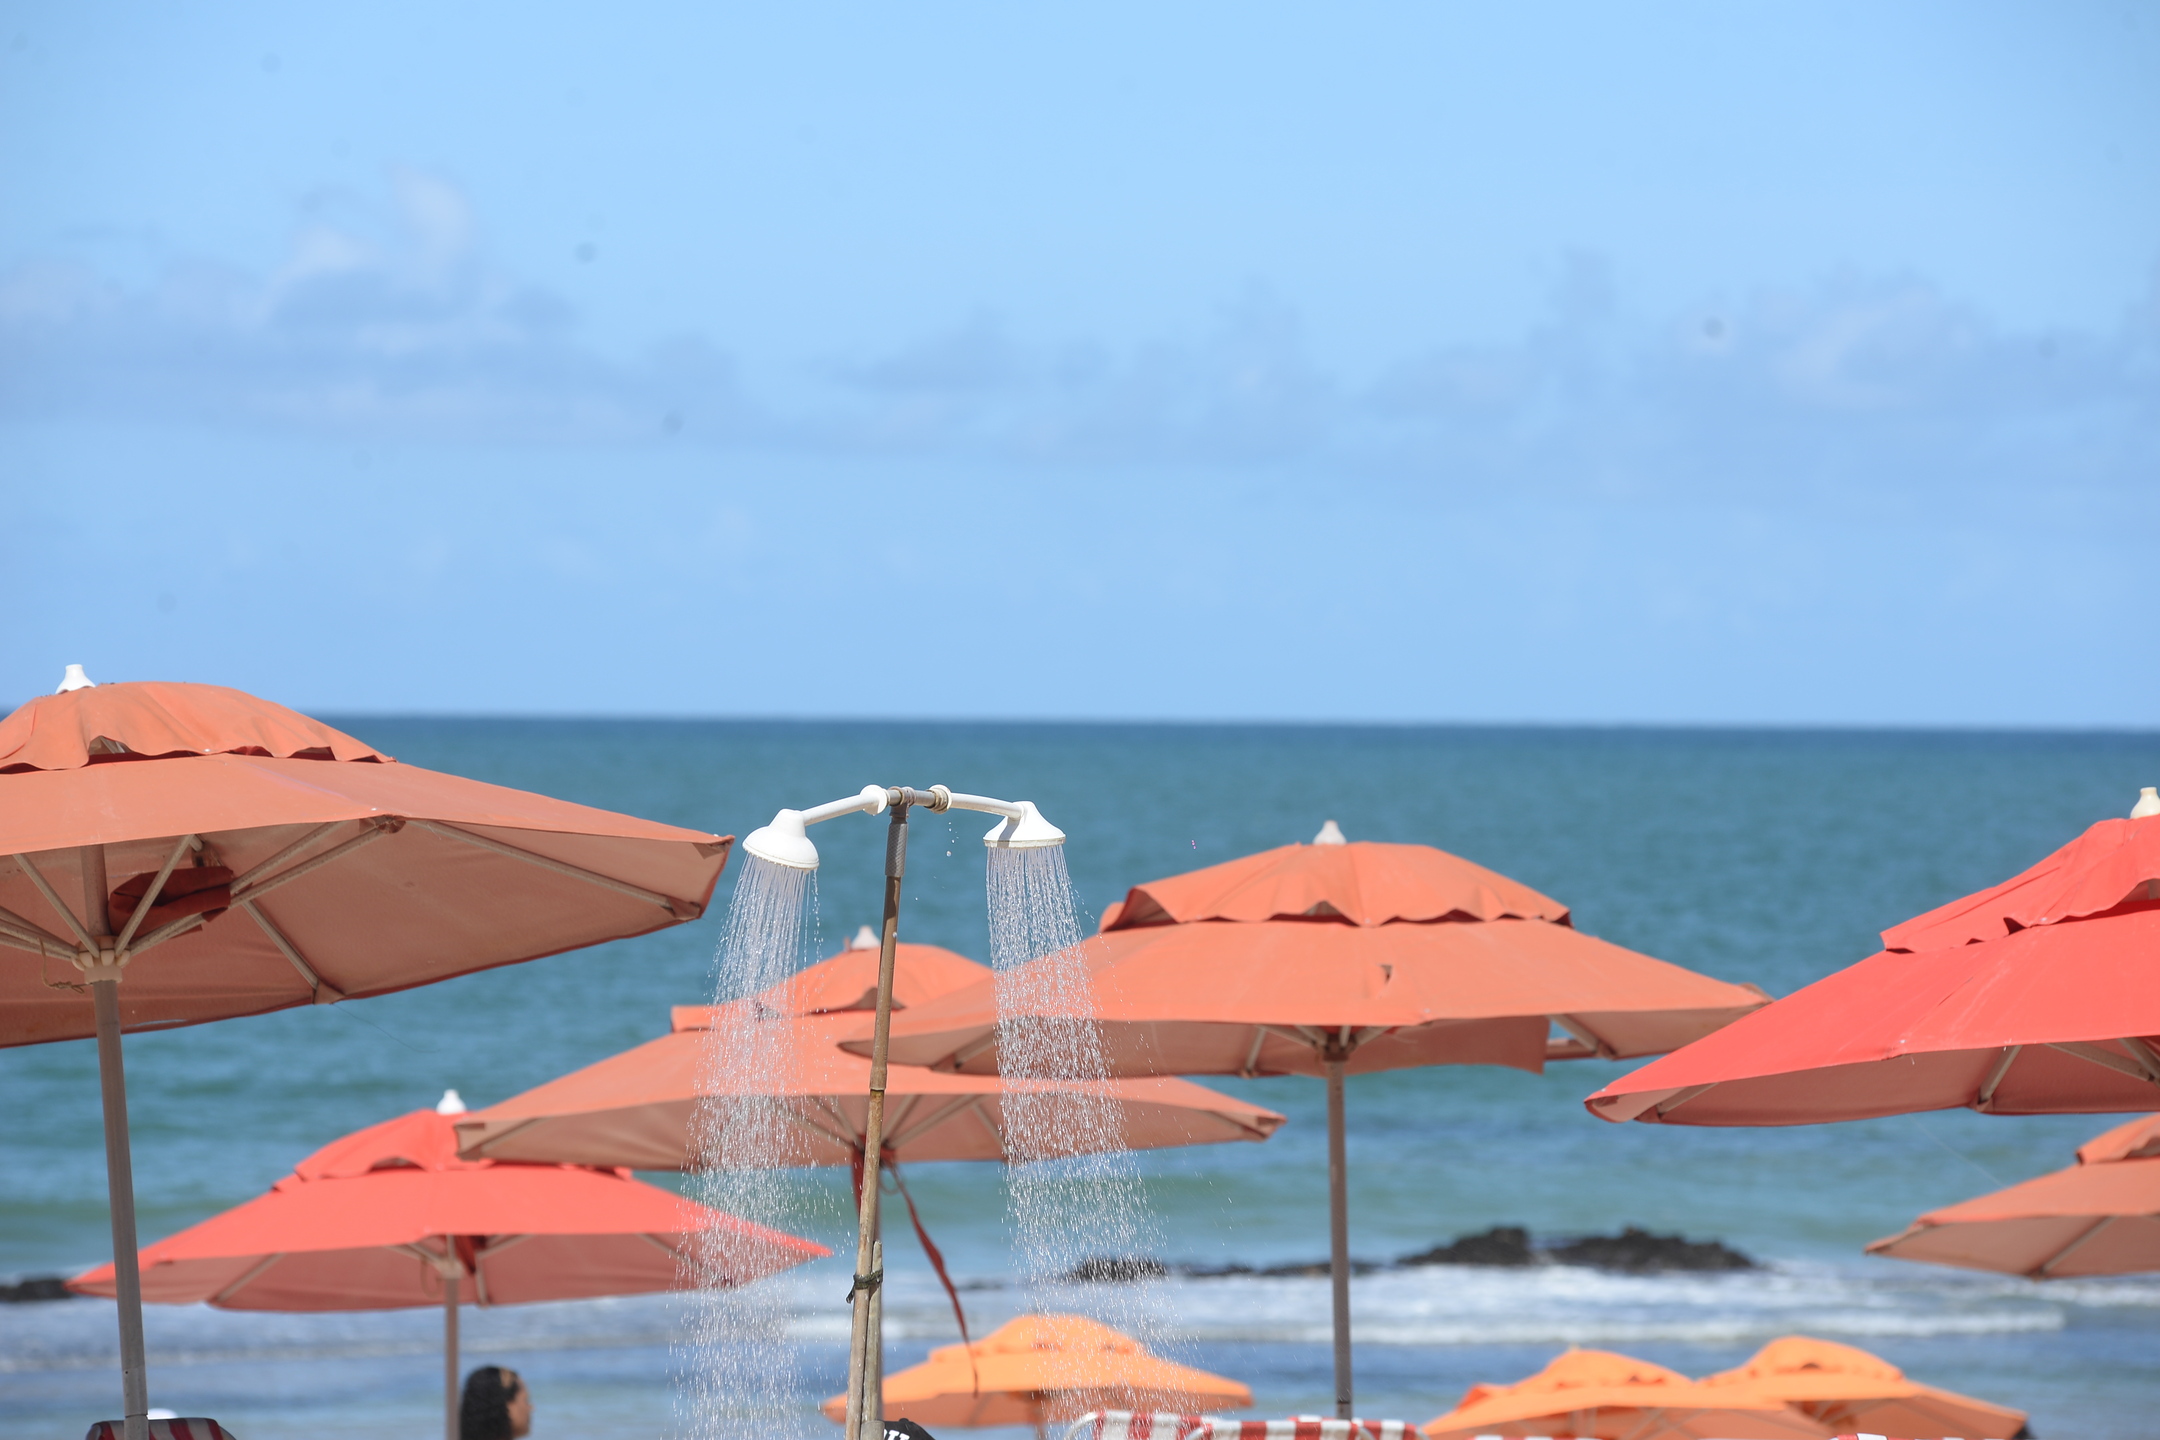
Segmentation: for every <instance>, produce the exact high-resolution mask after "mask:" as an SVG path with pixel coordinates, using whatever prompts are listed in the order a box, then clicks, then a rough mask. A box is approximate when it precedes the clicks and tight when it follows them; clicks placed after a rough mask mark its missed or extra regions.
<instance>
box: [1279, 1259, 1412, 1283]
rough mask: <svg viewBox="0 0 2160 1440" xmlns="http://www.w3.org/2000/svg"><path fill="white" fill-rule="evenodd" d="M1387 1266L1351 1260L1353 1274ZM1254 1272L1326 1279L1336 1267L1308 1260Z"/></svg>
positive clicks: (1373, 1270)
mask: <svg viewBox="0 0 2160 1440" xmlns="http://www.w3.org/2000/svg"><path fill="white" fill-rule="evenodd" d="M1387 1268H1388V1267H1387V1266H1385V1265H1381V1264H1377V1263H1375V1262H1374V1261H1371V1260H1358V1259H1355V1258H1353V1259H1352V1260H1351V1261H1350V1273H1351V1274H1352V1275H1371V1274H1374V1273H1375V1272H1377V1271H1381V1270H1385V1269H1387ZM1252 1273H1253V1274H1255V1275H1266V1276H1270V1277H1274V1278H1280V1277H1283V1276H1290V1277H1294V1278H1296V1279H1301V1280H1325V1279H1327V1277H1328V1276H1330V1275H1332V1274H1334V1273H1335V1267H1334V1266H1333V1265H1331V1264H1330V1263H1329V1262H1327V1261H1325V1260H1308V1261H1301V1262H1299V1263H1298V1264H1295V1265H1270V1266H1268V1267H1267V1268H1266V1269H1263V1270H1255V1271H1253V1272H1252Z"/></svg>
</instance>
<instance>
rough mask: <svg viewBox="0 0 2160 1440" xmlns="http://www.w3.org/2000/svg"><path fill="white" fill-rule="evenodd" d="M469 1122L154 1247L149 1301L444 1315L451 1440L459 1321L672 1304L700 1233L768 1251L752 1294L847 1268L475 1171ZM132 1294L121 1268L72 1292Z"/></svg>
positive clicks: (391, 1148) (301, 1173)
mask: <svg viewBox="0 0 2160 1440" xmlns="http://www.w3.org/2000/svg"><path fill="white" fill-rule="evenodd" d="M455 1119H456V1117H455V1116H454V1115H441V1114H437V1113H435V1112H434V1111H430V1110H418V1111H414V1112H413V1113H412V1114H409V1115H401V1116H399V1117H398V1118H397V1119H395V1120H388V1121H385V1122H383V1123H382V1124H380V1125H372V1126H369V1127H368V1128H367V1129H365V1130H361V1131H358V1132H356V1133H354V1134H352V1135H348V1136H346V1137H345V1138H344V1139H342V1140H338V1141H335V1142H333V1143H332V1144H329V1145H326V1146H324V1147H323V1148H322V1149H320V1150H318V1151H316V1152H315V1153H314V1154H313V1155H310V1156H309V1157H308V1158H307V1159H305V1160H302V1161H301V1162H300V1163H299V1164H298V1165H296V1166H294V1167H293V1173H292V1174H291V1175H289V1176H287V1177H286V1178H285V1179H283V1180H280V1181H279V1182H278V1183H277V1184H276V1185H274V1186H273V1187H271V1190H270V1192H269V1193H268V1194H266V1195H263V1196H260V1197H259V1198H257V1199H254V1200H250V1201H248V1202H247V1203H246V1204H245V1205H239V1206H235V1207H234V1208H233V1209H231V1210H227V1211H226V1212H224V1213H223V1214H221V1215H214V1216H212V1217H211V1218H210V1219H208V1220H205V1221H203V1222H202V1223H201V1224H199V1225H193V1226H190V1227H189V1228H187V1229H185V1230H183V1231H181V1232H180V1233H179V1234H177V1235H174V1236H171V1237H169V1238H167V1239H164V1240H160V1241H159V1242H157V1243H156V1244H155V1245H151V1246H148V1247H146V1248H145V1249H144V1250H143V1251H142V1254H141V1257H140V1264H141V1271H142V1293H143V1298H144V1299H146V1300H150V1301H153V1302H156V1303H159V1304H166V1305H190V1304H198V1303H199V1304H207V1305H214V1306H217V1307H218V1308H220V1309H225V1310H279V1311H314V1310H395V1309H405V1308H410V1307H414V1306H420V1305H441V1306H442V1307H443V1344H444V1367H443V1383H444V1385H445V1387H446V1389H445V1395H444V1404H445V1412H446V1415H445V1418H446V1424H447V1426H448V1440H456V1437H457V1395H458V1359H457V1307H458V1305H459V1303H460V1302H461V1301H463V1300H468V1299H469V1300H471V1301H472V1302H474V1303H475V1304H479V1305H521V1304H529V1303H531V1302H534V1301H540V1300H581V1299H588V1298H591V1297H593V1296H599V1295H639V1294H646V1293H649V1292H652V1291H657V1290H672V1289H675V1288H677V1287H678V1286H680V1285H681V1284H683V1283H684V1279H683V1277H685V1276H686V1275H688V1274H689V1273H691V1271H690V1267H688V1266H686V1265H685V1263H684V1257H683V1253H682V1252H683V1248H684V1246H685V1245H687V1244H688V1243H689V1242H690V1240H691V1238H692V1236H693V1235H694V1234H696V1233H697V1232H699V1231H703V1230H712V1229H730V1230H735V1231H739V1232H743V1233H745V1234H751V1235H754V1236H755V1237H756V1239H757V1243H756V1244H754V1245H751V1246H730V1247H727V1253H729V1254H730V1255H741V1256H743V1257H745V1264H744V1267H743V1268H742V1269H740V1270H739V1271H738V1272H737V1273H734V1274H730V1275H727V1276H724V1277H722V1278H723V1279H724V1280H725V1281H726V1283H728V1284H731V1285H743V1284H748V1283H749V1282H750V1281H753V1280H757V1279H760V1278H762V1277H764V1276H766V1275H770V1274H773V1273H774V1272H776V1271H780V1270H784V1269H787V1268H788V1267H789V1266H792V1265H799V1264H801V1263H802V1262H804V1261H806V1260H812V1259H816V1258H818V1257H820V1256H824V1255H829V1254H831V1253H832V1252H831V1251H829V1250H827V1249H826V1248H825V1247H824V1246H822V1245H817V1244H814V1243H813V1242H811V1241H808V1240H801V1239H797V1238H796V1237H794V1236H792V1235H784V1234H781V1233H780V1232H779V1231H776V1230H767V1229H765V1228H764V1227H762V1226H756V1225H752V1224H750V1223H749V1222H748V1221H745V1220H739V1219H737V1218H735V1217H734V1216H732V1215H726V1214H722V1213H721V1212H720V1211H717V1210H712V1209H709V1208H707V1207H705V1206H703V1205H699V1204H696V1203H694V1202H692V1201H690V1200H687V1199H685V1198H683V1197H682V1196H679V1195H674V1194H670V1193H669V1192H668V1191H665V1190H661V1189H658V1188H656V1187H654V1186H651V1185H644V1184H640V1183H639V1182H637V1181H635V1180H632V1179H631V1178H630V1175H629V1172H628V1171H624V1170H601V1169H591V1168H587V1167H583V1166H574V1165H524V1164H510V1163H504V1162H500V1161H494V1160H460V1159H459V1158H457V1136H456V1133H455V1132H454V1131H453V1129H452V1128H451V1127H452V1122H453V1121H454V1120H455ZM68 1286H69V1288H70V1289H72V1290H76V1291H79V1292H81V1293H83V1294H85V1295H106V1296H111V1295H115V1294H117V1291H118V1286H117V1283H116V1277H115V1274H114V1269H113V1267H112V1266H111V1265H101V1266H99V1267H98V1268H97V1269H95V1270H92V1271H90V1272H88V1273H87V1274H84V1275H80V1276H78V1277H76V1278H75V1279H74V1280H71V1281H69V1282H68Z"/></svg>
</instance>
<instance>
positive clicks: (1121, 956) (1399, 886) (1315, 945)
mask: <svg viewBox="0 0 2160 1440" xmlns="http://www.w3.org/2000/svg"><path fill="white" fill-rule="evenodd" d="M1028 963H1029V964H1031V965H1037V966H1045V967H1054V966H1058V965H1061V964H1065V963H1069V959H1067V960H1061V959H1060V958H1059V957H1055V956H1052V957H1045V958H1043V959H1039V960H1034V961H1030V962H1028ZM1081 963H1082V964H1083V965H1084V966H1085V967H1086V969H1087V972H1088V977H1089V982H1090V983H1089V984H1088V985H1087V986H1085V987H1080V986H1071V985H1066V984H1056V983H1052V984H1042V985H1033V984H1029V983H1028V982H1027V981H1026V979H1025V978H1024V976H1023V977H1022V978H1021V979H1020V980H1019V981H1018V983H1017V984H1016V985H1014V986H1012V987H1009V988H1008V991H1007V993H1008V994H1009V993H1011V992H1012V991H1013V990H1017V991H1018V992H1019V993H1022V994H1036V995H1064V996H1069V997H1072V998H1071V1001H1070V1007H1071V1008H1069V1009H1066V1010H1064V1011H1062V1012H1059V1011H1055V1010H1053V1011H1050V1012H1049V1013H1051V1014H1052V1015H1054V1016H1055V1017H1056V1018H1064V1019H1077V1020H1082V1021H1085V1022H1089V1023H1091V1024H1092V1025H1093V1026H1094V1027H1095V1028H1096V1030H1097V1032H1098V1033H1099V1035H1100V1037H1101V1044H1102V1050H1103V1055H1104V1059H1105V1061H1106V1063H1107V1065H1108V1068H1109V1070H1110V1073H1112V1074H1118V1075H1135V1074H1164V1073H1167V1074H1188V1075H1192V1074H1212V1075H1247V1076H1250V1075H1319V1076H1323V1077H1325V1078H1326V1080H1327V1083H1328V1192H1329V1207H1330V1212H1331V1213H1330V1221H1331V1228H1330V1236H1329V1240H1330V1248H1331V1250H1332V1252H1333V1254H1332V1265H1331V1269H1332V1272H1333V1274H1332V1279H1333V1284H1334V1307H1335V1374H1336V1412H1337V1414H1338V1415H1339V1416H1344V1417H1347V1416H1349V1415H1351V1414H1352V1413H1353V1406H1352V1400H1353V1397H1352V1394H1351V1381H1350V1316H1349V1308H1350V1292H1349V1284H1350V1269H1349V1265H1350V1262H1349V1233H1348V1224H1349V1222H1348V1218H1347V1214H1348V1212H1347V1206H1348V1199H1347V1193H1346V1186H1347V1163H1348V1162H1347V1159H1346V1151H1345V1144H1346V1142H1345V1140H1344V1134H1343V1131H1344V1119H1343V1106H1344V1098H1343V1077H1344V1075H1345V1074H1352V1073H1362V1072H1369V1071H1378V1070H1394V1069H1400V1068H1403V1067H1406V1066H1415V1065H1510V1066H1514V1067H1516V1068H1518V1069H1523V1070H1531V1071H1537V1070H1542V1069H1543V1068H1544V1065H1545V1062H1546V1061H1547V1060H1548V1059H1555V1058H1573V1057H1579V1056H1589V1055H1603V1056H1624V1055H1647V1054H1652V1053H1655V1052H1656V1051H1659V1050H1665V1049H1670V1048H1672V1047H1673V1046H1676V1045H1682V1044H1685V1043H1687V1042H1688V1041H1690V1040H1693V1039H1696V1038H1697V1037H1699V1036H1702V1035H1707V1034H1709V1033H1710V1032H1711V1031H1713V1030H1715V1029H1717V1028H1718V1027H1719V1026H1721V1025H1724V1024H1727V1023H1729V1022H1730V1021H1732V1020H1733V1019H1735V1018H1736V1017H1738V1016H1740V1015H1744V1014H1746V1013H1747V1012H1748V1011H1750V1010H1752V1009H1754V1008H1755V1007H1757V1006H1759V1005H1762V1004H1763V1003H1765V1001H1766V1000H1767V998H1768V997H1767V996H1765V995H1763V994H1762V993H1761V992H1760V991H1757V990H1754V989H1752V988H1748V987H1744V986H1739V985H1728V984H1726V983H1724V982H1723V981H1720V980H1713V979H1710V978H1709V977H1708V976H1705V975H1698V974H1695V973H1694V972H1693V971H1690V970H1683V969H1681V968H1680V967H1679V966H1677V965H1668V964H1666V963H1665V962H1664V961H1662V960H1653V959H1651V958H1650V957H1649V956H1647V955H1638V954H1636V953H1635V952H1634V951H1632V950H1625V949H1622V948H1621V947H1620V946H1618V945H1613V944H1609V943H1607V942H1606V941H1603V940H1598V939H1594V938H1593V937H1591V936H1588V935H1585V934H1582V933H1581V932H1580V931H1578V930H1576V929H1575V928H1574V922H1573V919H1572V917H1571V916H1570V915H1569V913H1568V910H1567V907H1565V906H1563V905H1561V904H1560V903H1559V902H1558V901H1556V900H1553V899H1551V898H1549V897H1547V896H1544V895H1541V894H1539V893H1538V892H1537V891H1535V890H1532V889H1531V888H1530V887H1528V886H1527V885H1522V884H1519V883H1517V882H1515V881H1513V880H1510V879H1508V878H1507V877H1506V876H1504V875H1500V874H1497V873H1495V872H1493V871H1491V870H1487V869H1486V868H1485V867H1483V866H1482V865H1476V864H1473V863H1471V862H1470V861H1468V860H1464V859H1462V858H1461V857H1459V856H1455V855H1450V854H1448V853H1446V852H1445V851H1442V850H1436V849H1434V848H1432V847H1431V846H1429V845H1386V844H1376V843H1371V842H1361V843H1356V844H1352V843H1348V842H1346V841H1345V840H1344V838H1343V835H1342V832H1341V831H1340V830H1339V829H1337V828H1336V826H1335V822H1334V821H1332V820H1331V821H1329V822H1328V823H1327V825H1326V826H1325V827H1324V828H1323V829H1322V830H1321V832H1320V834H1319V835H1318V836H1317V837H1316V838H1315V841H1314V843H1313V844H1311V845H1289V846H1284V847H1282V848H1280V849H1275V850H1269V851H1265V852H1263V853H1261V854H1258V855H1251V856H1247V857H1246V858H1244V859H1242V860H1233V861H1230V862H1228V863H1227V864H1222V865H1214V866H1210V867H1208V868H1206V869H1203V870H1196V871H1193V872H1191V873H1189V874H1185V875H1177V876H1172V877H1171V878H1169V879H1167V880H1155V881H1150V882H1149V883H1147V884H1145V885H1139V886H1135V887H1134V888H1133V889H1132V890H1131V891H1130V892H1128V893H1127V895H1126V897H1125V899H1124V900H1123V901H1122V902H1121V903H1119V904H1117V905H1114V906H1112V907H1111V908H1110V909H1109V910H1108V911H1106V912H1105V913H1104V915H1103V921H1102V933H1101V934H1099V935H1098V936H1096V937H1095V938H1094V939H1093V940H1091V941H1089V942H1088V943H1087V945H1086V946H1085V947H1084V949H1083V953H1082V956H1081ZM1050 973H1051V974H1053V975H1054V974H1056V973H1057V972H1056V971H1055V970H1052V971H1051V972H1050ZM999 989H1000V987H999V986H997V985H994V984H978V985H975V986H971V987H970V988H968V989H966V990H961V991H956V992H955V993H953V994H951V995H947V996H943V997H941V998H939V999H934V1000H931V1001H929V1002H927V1003H926V1004H922V1005H918V1006H915V1007H913V1008H911V1009H909V1010H908V1011H907V1013H906V1014H904V1015H899V1016H896V1017H894V1020H893V1024H892V1032H891V1047H890V1053H891V1055H892V1058H893V1059H895V1060H898V1061H902V1062H905V1063H909V1064H916V1065H928V1066H933V1067H936V1068H938V1069H941V1070H951V1071H958V1072H962V1073H968V1074H983V1073H989V1072H992V1071H995V1070H996V1069H997V1067H998V1063H999V1059H998V1035H999V1033H1000V1031H999V1025H1000V1022H1001V1021H1002V1020H1005V1019H1009V1018H1011V1017H1009V1016H1005V1015H1001V1014H1000V1010H999V994H998V992H999ZM1053 1003H1055V1002H1053ZM1556 1026H1557V1027H1558V1028H1559V1030H1560V1031H1561V1032H1562V1034H1561V1035H1560V1036H1559V1037H1557V1038H1553V1037H1552V1031H1553V1029H1554V1027H1556ZM846 1043H847V1045H848V1047H849V1048H850V1049H854V1050H863V1049H866V1048H867V1047H868V1045H869V1037H868V1035H867V1033H866V1032H865V1031H863V1030H862V1029H861V1028H860V1027H858V1029H857V1031H856V1034H855V1036H854V1037H853V1038H851V1039H849V1040H848V1041H847V1042H846Z"/></svg>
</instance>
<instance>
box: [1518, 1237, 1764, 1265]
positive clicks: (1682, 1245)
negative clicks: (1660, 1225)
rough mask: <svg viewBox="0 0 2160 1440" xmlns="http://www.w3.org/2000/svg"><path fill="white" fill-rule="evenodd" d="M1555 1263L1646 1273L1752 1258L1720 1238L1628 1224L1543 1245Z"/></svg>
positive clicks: (1739, 1262) (1745, 1261) (1746, 1261)
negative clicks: (1659, 1232)
mask: <svg viewBox="0 0 2160 1440" xmlns="http://www.w3.org/2000/svg"><path fill="white" fill-rule="evenodd" d="M1544 1257H1545V1258H1546V1259H1547V1260H1550V1261H1552V1262H1553V1263H1554V1264H1556V1265H1587V1266H1592V1267H1594V1268H1596V1269H1599V1270H1624V1271H1626V1272H1628V1273H1629V1274H1633V1275H1649V1274H1654V1273H1656V1272H1657V1271H1660V1270H1754V1269H1757V1268H1758V1267H1757V1265H1756V1264H1755V1262H1754V1261H1753V1260H1752V1259H1750V1258H1749V1257H1748V1256H1746V1255H1743V1254H1741V1253H1740V1252H1739V1251H1738V1250H1735V1249H1733V1248H1732V1247H1731V1246H1729V1245H1727V1244H1725V1243H1724V1242H1723V1241H1721V1240H1690V1239H1687V1238H1686V1237H1685V1236H1681V1235H1653V1234H1651V1233H1650V1232H1649V1231H1647V1230H1643V1229H1639V1228H1637V1227H1636V1226H1633V1225H1630V1226H1628V1227H1627V1228H1626V1229H1625V1230H1622V1231H1621V1232H1620V1233H1619V1234H1618V1235H1585V1236H1583V1237H1581V1238H1580V1239H1577V1240H1570V1241H1568V1242H1567V1243H1566V1244H1564V1245H1552V1246H1548V1247H1546V1249H1545V1251H1544Z"/></svg>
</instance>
